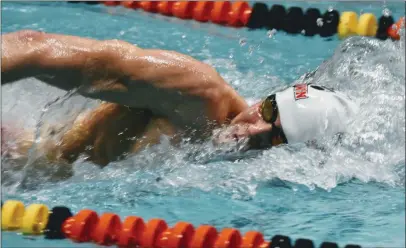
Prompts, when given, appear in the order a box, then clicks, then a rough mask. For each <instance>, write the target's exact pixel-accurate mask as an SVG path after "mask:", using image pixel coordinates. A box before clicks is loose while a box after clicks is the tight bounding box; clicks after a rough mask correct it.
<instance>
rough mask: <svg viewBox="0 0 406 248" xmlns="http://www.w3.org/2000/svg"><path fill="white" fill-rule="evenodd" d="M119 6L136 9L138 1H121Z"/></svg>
mask: <svg viewBox="0 0 406 248" xmlns="http://www.w3.org/2000/svg"><path fill="white" fill-rule="evenodd" d="M121 6H123V7H125V8H128V9H137V8H138V7H139V6H138V1H122V2H121Z"/></svg>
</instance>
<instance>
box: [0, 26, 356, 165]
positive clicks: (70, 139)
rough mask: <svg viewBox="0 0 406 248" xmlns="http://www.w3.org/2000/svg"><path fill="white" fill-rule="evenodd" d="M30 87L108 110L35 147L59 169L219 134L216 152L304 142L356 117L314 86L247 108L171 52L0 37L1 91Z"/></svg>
mask: <svg viewBox="0 0 406 248" xmlns="http://www.w3.org/2000/svg"><path fill="white" fill-rule="evenodd" d="M28 77H35V78H37V79H39V80H41V81H43V82H45V83H47V84H49V85H52V86H55V87H58V88H61V89H64V90H74V89H77V90H78V92H79V93H80V94H82V95H84V96H86V97H90V98H95V99H101V100H104V101H106V102H104V103H102V104H101V105H100V106H98V107H97V108H96V109H95V110H92V111H91V112H90V113H84V114H82V115H81V116H80V117H79V118H78V119H77V120H76V121H75V123H74V124H73V126H72V128H71V129H70V130H68V131H67V132H66V133H65V134H64V135H63V137H62V138H61V141H60V142H56V143H47V142H45V145H43V146H42V147H43V149H44V150H45V151H44V153H45V154H46V158H47V159H49V160H50V161H57V162H60V161H62V162H63V163H64V164H71V163H72V162H73V161H75V160H76V159H77V158H78V156H79V155H80V154H82V153H84V154H86V155H87V156H88V159H89V160H91V161H92V162H94V163H96V164H99V165H100V166H105V165H107V164H108V163H109V162H111V161H114V160H117V159H119V158H120V156H122V155H123V154H126V153H131V152H136V151H138V150H140V149H142V148H143V147H145V146H147V145H150V144H156V143H159V137H160V136H161V135H162V134H166V135H169V136H171V137H174V138H176V137H181V136H187V137H189V138H192V140H199V139H205V138H208V137H209V136H211V135H212V131H213V130H215V129H217V128H221V127H224V126H227V127H226V128H225V129H220V130H223V132H220V134H219V135H218V136H217V137H216V142H217V143H223V142H230V141H233V140H240V139H248V140H249V146H250V147H251V148H263V147H269V146H275V145H280V144H283V143H296V142H306V141H309V140H312V139H316V138H318V137H320V136H324V135H332V134H335V133H339V132H345V130H346V123H347V121H349V120H350V118H351V116H353V115H354V114H355V112H356V106H355V104H354V103H353V102H352V101H351V100H350V99H348V98H347V97H346V96H344V95H343V94H341V93H339V92H334V91H332V90H329V89H326V88H324V87H320V86H316V85H311V84H310V85H308V84H298V85H295V86H293V87H289V88H287V89H285V90H284V91H281V92H277V93H276V94H272V95H270V96H268V97H266V98H265V99H264V100H262V101H260V102H259V103H257V104H254V105H253V106H251V107H249V106H248V105H247V103H246V102H245V100H244V99H243V98H242V97H241V96H240V95H239V94H238V93H237V92H236V91H235V90H234V89H233V88H232V87H231V86H230V85H229V84H227V83H226V82H225V81H224V79H223V78H222V77H221V76H220V75H219V74H218V73H217V72H216V70H215V69H214V68H212V67H211V66H209V65H207V64H204V63H202V62H199V61H197V60H195V59H193V58H191V57H189V56H186V55H183V54H179V53H177V52H173V51H164V50H152V49H141V48H139V47H137V46H134V45H131V44H129V43H127V42H125V41H120V40H109V41H100V40H94V39H89V38H83V37H76V36H68V35H60V34H50V33H43V32H37V31H29V30H25V31H18V32H13V33H8V34H4V35H2V79H1V80H2V81H1V82H2V84H7V83H12V82H14V81H17V80H20V79H23V78H28ZM3 128H4V129H5V130H7V129H8V127H2V131H3ZM118 134H120V135H118ZM133 137H136V139H135V140H134V139H132V138H133ZM28 143H29V142H28ZM89 146H92V147H93V149H91V150H89V149H87V147H89ZM25 147H27V145H26V146H25ZM23 152H26V150H24V151H23Z"/></svg>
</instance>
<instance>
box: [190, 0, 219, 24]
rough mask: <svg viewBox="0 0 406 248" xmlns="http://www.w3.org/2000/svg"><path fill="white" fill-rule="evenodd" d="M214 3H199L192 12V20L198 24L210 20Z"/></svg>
mask: <svg viewBox="0 0 406 248" xmlns="http://www.w3.org/2000/svg"><path fill="white" fill-rule="evenodd" d="M213 6H214V1H199V2H197V3H196V6H195V8H194V10H193V19H194V20H196V21H198V22H207V21H209V20H210V15H211V11H212V9H213Z"/></svg>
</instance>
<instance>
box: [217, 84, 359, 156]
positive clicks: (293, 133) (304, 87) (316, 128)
mask: <svg viewBox="0 0 406 248" xmlns="http://www.w3.org/2000/svg"><path fill="white" fill-rule="evenodd" d="M356 111H357V106H356V105H355V104H354V103H353V102H352V101H351V100H350V99H349V98H348V97H346V96H345V95H343V94H341V93H339V92H335V91H333V90H330V89H327V88H325V87H321V86H316V85H312V84H297V85H295V86H293V87H289V88H287V89H285V90H283V91H281V92H278V93H276V94H272V95H270V96H268V97H267V98H266V99H264V100H263V101H261V102H259V103H256V104H254V105H252V106H251V107H249V108H248V109H247V110H245V111H244V112H242V113H240V114H239V115H238V116H237V117H235V119H234V120H233V121H232V122H231V126H230V127H229V128H228V129H227V130H226V131H225V132H223V133H222V134H221V135H219V136H218V137H217V139H216V141H217V142H218V143H225V142H230V141H235V140H246V143H247V144H248V148H252V149H260V148H267V147H271V146H276V145H280V144H283V143H289V144H293V143H301V142H307V141H311V140H316V139H318V138H321V137H326V136H332V135H334V134H337V133H341V132H345V131H346V129H347V126H348V121H350V119H351V117H352V116H353V115H354V114H355V113H356Z"/></svg>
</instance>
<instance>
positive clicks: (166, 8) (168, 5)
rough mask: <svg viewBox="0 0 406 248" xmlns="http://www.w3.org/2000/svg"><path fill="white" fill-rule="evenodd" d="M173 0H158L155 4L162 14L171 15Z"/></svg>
mask: <svg viewBox="0 0 406 248" xmlns="http://www.w3.org/2000/svg"><path fill="white" fill-rule="evenodd" d="M174 3H175V2H174V1H160V2H159V3H158V5H157V9H158V12H159V13H160V14H162V15H166V16H171V15H173V14H172V11H173V5H174Z"/></svg>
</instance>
